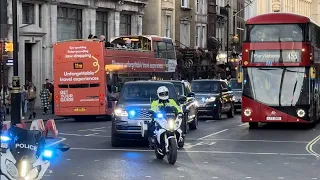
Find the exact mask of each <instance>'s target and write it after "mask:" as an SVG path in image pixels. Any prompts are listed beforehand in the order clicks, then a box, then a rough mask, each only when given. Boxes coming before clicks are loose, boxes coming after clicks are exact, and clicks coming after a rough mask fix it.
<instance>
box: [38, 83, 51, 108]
mask: <svg viewBox="0 0 320 180" xmlns="http://www.w3.org/2000/svg"><path fill="white" fill-rule="evenodd" d="M39 96H40V99H41V105H42V107H43V114H47V112H48V108H49V105H50V103H49V96H50V91H49V89H47V87H46V84H43V85H42V89H41V91H40V95H39Z"/></svg>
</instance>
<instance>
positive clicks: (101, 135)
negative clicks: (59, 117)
mask: <svg viewBox="0 0 320 180" xmlns="http://www.w3.org/2000/svg"><path fill="white" fill-rule="evenodd" d="M56 125H57V128H58V130H59V136H60V138H65V139H63V140H64V143H66V144H68V145H70V147H71V149H70V150H69V151H68V152H65V153H60V154H59V155H58V156H57V157H56V159H55V161H54V162H53V163H52V165H51V166H50V167H49V171H47V173H46V174H45V177H44V178H43V179H44V180H56V179H68V180H78V179H79V180H89V179H90V180H119V179H120V180H122V179H124V180H125V179H128V180H129V179H130V180H144V179H157V180H169V179H173V180H176V179H177V180H178V179H181V180H207V179H208V180H209V179H222V180H245V179H254V180H278V179H287V180H307V179H310V180H311V179H320V171H319V170H320V155H319V154H320V142H319V141H320V140H319V139H320V136H319V135H320V130H319V127H320V125H318V126H317V127H315V128H312V129H308V128H305V127H304V126H303V125H283V124H280V125H279V124H275V125H270V124H266V125H262V126H261V127H260V128H259V129H256V130H249V126H248V124H247V123H245V124H242V123H241V118H240V115H237V116H236V117H234V118H231V119H227V118H225V119H222V120H210V119H203V120H201V121H200V122H199V128H198V130H195V131H189V132H188V134H187V137H186V144H185V147H184V149H181V150H180V151H179V153H178V160H177V162H176V164H175V165H170V164H168V163H167V160H166V158H165V159H164V160H157V159H156V157H155V155H154V151H153V150H151V149H149V148H148V147H146V146H145V144H140V143H128V144H127V145H125V147H121V148H113V147H111V142H110V140H111V139H110V134H111V133H110V130H111V129H110V128H111V122H110V121H96V122H75V121H73V120H65V121H57V122H56ZM316 156H318V158H317V157H316Z"/></svg>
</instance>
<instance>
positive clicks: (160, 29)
mask: <svg viewBox="0 0 320 180" xmlns="http://www.w3.org/2000/svg"><path fill="white" fill-rule="evenodd" d="M175 3H177V1H175V0H149V1H148V5H146V7H145V15H144V16H143V23H144V26H143V28H142V32H143V34H144V35H158V36H162V37H169V38H172V39H175V23H176V22H175V16H176V14H175Z"/></svg>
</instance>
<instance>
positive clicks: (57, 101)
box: [55, 95, 60, 106]
mask: <svg viewBox="0 0 320 180" xmlns="http://www.w3.org/2000/svg"><path fill="white" fill-rule="evenodd" d="M59 98H60V96H59V95H56V96H55V101H56V103H55V104H56V106H59V105H58V104H59Z"/></svg>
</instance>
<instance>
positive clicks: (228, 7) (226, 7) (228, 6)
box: [224, 2, 231, 64]
mask: <svg viewBox="0 0 320 180" xmlns="http://www.w3.org/2000/svg"><path fill="white" fill-rule="evenodd" d="M224 8H225V9H226V10H227V13H228V15H227V64H229V56H228V55H229V9H230V8H231V6H230V5H229V2H228V3H227V5H226V6H225V7H224Z"/></svg>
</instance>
